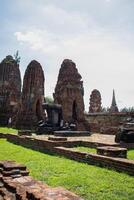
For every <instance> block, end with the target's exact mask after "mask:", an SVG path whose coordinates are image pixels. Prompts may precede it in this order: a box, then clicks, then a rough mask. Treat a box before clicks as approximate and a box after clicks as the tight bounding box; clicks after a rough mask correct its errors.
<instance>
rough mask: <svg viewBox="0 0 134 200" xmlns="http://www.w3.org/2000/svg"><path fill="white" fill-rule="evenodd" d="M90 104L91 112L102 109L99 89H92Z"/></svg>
mask: <svg viewBox="0 0 134 200" xmlns="http://www.w3.org/2000/svg"><path fill="white" fill-rule="evenodd" d="M89 104H90V106H89V113H97V112H101V111H102V107H101V94H100V92H99V91H98V90H97V89H94V90H93V91H92V93H91V95H90V102H89Z"/></svg>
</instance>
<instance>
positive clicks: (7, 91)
mask: <svg viewBox="0 0 134 200" xmlns="http://www.w3.org/2000/svg"><path fill="white" fill-rule="evenodd" d="M20 96H21V76H20V69H19V64H18V63H17V62H16V60H15V59H13V57H12V56H10V55H9V56H6V58H5V59H4V60H3V61H2V62H1V63H0V124H1V125H6V124H7V123H8V119H9V118H10V117H12V120H13V121H14V120H15V115H16V113H17V111H18V105H19V101H20Z"/></svg>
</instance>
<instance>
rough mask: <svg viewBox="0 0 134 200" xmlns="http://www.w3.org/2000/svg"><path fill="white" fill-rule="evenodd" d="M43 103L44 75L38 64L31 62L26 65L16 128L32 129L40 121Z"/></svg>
mask: <svg viewBox="0 0 134 200" xmlns="http://www.w3.org/2000/svg"><path fill="white" fill-rule="evenodd" d="M43 102H44V73H43V70H42V67H41V65H40V63H38V62H37V61H35V60H33V61H31V62H30V64H29V65H28V67H27V69H26V71H25V75H24V80H23V89H22V98H21V106H20V111H19V113H18V119H17V127H21V128H28V129H29V128H33V127H34V126H36V124H37V122H38V121H39V120H41V119H42V115H43V113H42V112H43V111H42V103H43Z"/></svg>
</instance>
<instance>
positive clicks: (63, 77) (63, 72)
mask: <svg viewBox="0 0 134 200" xmlns="http://www.w3.org/2000/svg"><path fill="white" fill-rule="evenodd" d="M83 95H84V88H83V81H82V77H81V75H80V74H79V72H78V70H77V68H76V64H75V63H74V62H73V61H72V60H69V59H65V60H64V61H63V63H62V64H61V68H60V70H59V75H58V80H57V84H56V87H55V92H54V94H53V96H54V102H55V103H58V104H61V105H62V110H63V120H64V122H68V123H71V122H73V123H76V124H77V125H78V126H79V127H78V128H79V130H80V129H85V128H84V127H83V125H82V123H83V122H84V121H85V117H84V100H83Z"/></svg>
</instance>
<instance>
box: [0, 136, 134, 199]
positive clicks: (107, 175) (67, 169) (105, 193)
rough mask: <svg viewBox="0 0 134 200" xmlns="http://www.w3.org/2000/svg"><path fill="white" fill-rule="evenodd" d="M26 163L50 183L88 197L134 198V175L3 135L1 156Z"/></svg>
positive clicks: (35, 174)
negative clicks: (45, 151)
mask: <svg viewBox="0 0 134 200" xmlns="http://www.w3.org/2000/svg"><path fill="white" fill-rule="evenodd" d="M6 159H8V160H15V161H17V162H19V163H23V164H25V165H26V166H27V167H28V169H29V170H30V172H31V175H32V176H33V177H34V178H36V179H39V180H42V181H44V182H46V183H47V184H49V185H51V186H63V187H65V188H67V189H69V190H71V191H73V192H75V193H77V194H79V195H80V196H82V197H84V199H85V200H133V199H134V178H133V177H131V176H129V175H127V174H123V173H118V172H115V171H112V170H108V169H105V168H100V167H96V166H91V165H87V164H84V163H79V162H75V161H72V160H69V159H66V158H63V157H58V156H53V155H48V154H43V153H40V152H37V151H33V150H30V149H26V148H23V147H21V146H17V145H14V144H11V143H9V142H7V141H6V140H4V139H0V160H6Z"/></svg>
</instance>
